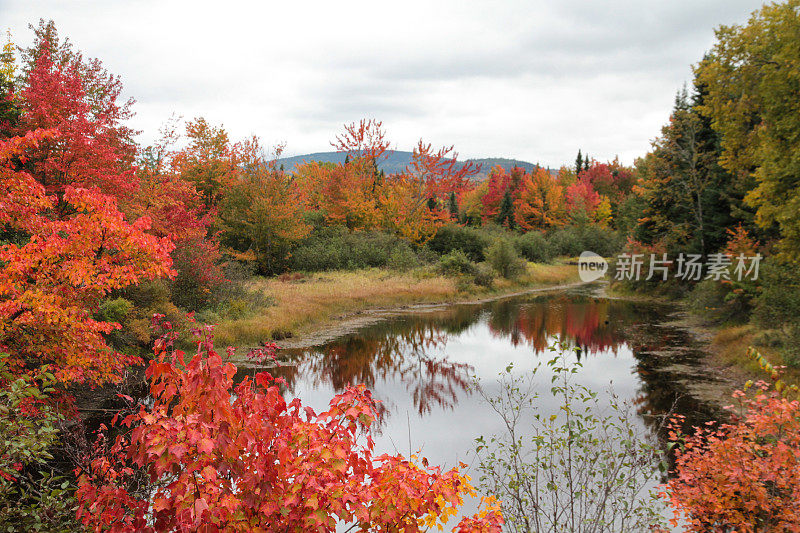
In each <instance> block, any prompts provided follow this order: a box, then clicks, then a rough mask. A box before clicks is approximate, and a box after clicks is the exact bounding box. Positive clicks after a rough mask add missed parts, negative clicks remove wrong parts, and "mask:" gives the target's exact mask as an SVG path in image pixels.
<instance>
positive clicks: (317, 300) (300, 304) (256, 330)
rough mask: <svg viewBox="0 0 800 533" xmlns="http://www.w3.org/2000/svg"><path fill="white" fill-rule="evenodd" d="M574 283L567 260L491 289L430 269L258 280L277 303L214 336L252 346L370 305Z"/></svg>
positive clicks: (224, 323) (532, 268) (257, 286)
mask: <svg viewBox="0 0 800 533" xmlns="http://www.w3.org/2000/svg"><path fill="white" fill-rule="evenodd" d="M576 281H578V269H577V267H576V266H575V265H569V264H566V263H556V264H538V263H528V264H527V268H526V271H525V272H524V273H523V274H522V275H521V276H519V277H518V278H517V279H516V280H513V281H512V280H506V279H495V280H494V283H493V284H492V286H491V287H490V288H486V287H479V286H477V285H475V284H474V283H470V282H469V281H468V280H466V279H464V278H458V277H447V276H443V275H441V274H438V273H436V271H435V270H433V269H431V268H419V269H415V270H412V271H409V272H405V273H401V272H396V271H390V270H386V269H380V268H371V269H365V270H357V271H333V272H323V273H315V274H308V275H300V274H295V275H290V276H281V277H275V278H254V279H252V280H250V281H249V282H247V288H248V289H249V290H251V291H260V292H262V293H263V294H265V295H266V296H268V297H269V298H270V300H271V301H272V302H273V305H270V306H267V307H263V308H261V309H255V310H251V311H252V312H251V313H250V314H249V316H247V317H245V318H239V319H235V320H231V319H227V320H221V321H220V323H219V324H218V326H217V328H216V335H215V336H216V339H217V342H218V343H219V344H220V345H234V346H243V345H254V344H257V343H259V342H261V341H268V340H279V339H281V338H285V337H286V336H290V335H291V336H298V335H303V334H304V333H308V332H309V331H312V330H313V329H314V328H316V327H319V326H320V325H322V324H324V323H326V322H329V321H331V320H334V319H335V318H336V317H338V316H341V315H343V314H347V313H354V312H358V311H363V310H366V309H372V308H387V307H398V306H403V305H412V304H424V303H441V302H456V301H469V300H473V299H478V298H485V297H488V296H496V295H502V294H508V293H513V292H516V291H520V290H525V289H531V288H536V287H548V286H554V285H562V284H567V283H573V282H576Z"/></svg>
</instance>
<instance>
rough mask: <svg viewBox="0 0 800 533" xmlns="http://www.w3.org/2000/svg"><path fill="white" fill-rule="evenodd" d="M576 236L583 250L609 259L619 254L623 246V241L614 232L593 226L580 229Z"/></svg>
mask: <svg viewBox="0 0 800 533" xmlns="http://www.w3.org/2000/svg"><path fill="white" fill-rule="evenodd" d="M578 236H579V238H580V240H581V245H582V246H583V250H590V251H592V252H594V253H596V254H599V255H601V256H603V257H610V256H612V255H615V254H617V253H619V251H620V250H622V247H623V246H624V244H625V239H623V238H622V236H621V235H620V234H619V233H617V232H616V231H614V230H612V229H610V228H603V227H600V226H596V225H594V224H591V225H588V226H584V227H582V228H580V230H579V231H578ZM583 250H581V252H582V251H583ZM575 255H578V254H575Z"/></svg>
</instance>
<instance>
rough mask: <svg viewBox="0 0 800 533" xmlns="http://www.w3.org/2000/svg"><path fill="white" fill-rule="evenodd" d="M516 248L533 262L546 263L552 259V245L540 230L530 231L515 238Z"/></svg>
mask: <svg viewBox="0 0 800 533" xmlns="http://www.w3.org/2000/svg"><path fill="white" fill-rule="evenodd" d="M514 248H515V249H516V250H517V252H518V253H519V255H521V256H522V257H524V258H525V259H527V260H528V261H531V262H533V263H546V262H548V261H550V259H552V256H551V254H550V245H549V244H548V243H547V239H545V237H544V235H542V234H541V233H540V232H538V231H529V232H528V233H525V234H523V235H518V236H516V237H515V238H514Z"/></svg>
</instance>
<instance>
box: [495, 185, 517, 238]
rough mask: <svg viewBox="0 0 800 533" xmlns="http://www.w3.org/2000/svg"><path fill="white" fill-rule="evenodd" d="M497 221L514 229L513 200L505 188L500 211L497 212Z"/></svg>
mask: <svg viewBox="0 0 800 533" xmlns="http://www.w3.org/2000/svg"><path fill="white" fill-rule="evenodd" d="M497 223H498V224H500V225H505V226H507V227H508V228H509V229H514V200H513V198H511V191H508V190H507V191H506V193H505V194H504V195H503V200H502V201H501V202H500V211H499V212H498V213H497Z"/></svg>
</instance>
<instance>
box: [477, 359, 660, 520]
mask: <svg viewBox="0 0 800 533" xmlns="http://www.w3.org/2000/svg"><path fill="white" fill-rule="evenodd" d="M553 348H558V349H559V352H560V353H559V354H557V355H556V356H555V357H553V359H551V360H550V361H548V362H547V363H546V366H537V367H535V368H534V369H533V371H532V372H531V373H529V374H526V373H520V372H519V371H518V370H517V369H514V368H513V365H512V366H509V367H508V368H506V371H505V373H501V374H500V380H499V383H492V384H491V385H492V386H491V387H487V386H485V384H483V383H480V384H479V385H480V386H476V387H475V389H476V390H477V391H478V393H479V394H480V395H481V396H482V397H483V399H484V401H485V402H487V403H488V404H489V407H491V409H492V410H493V411H494V412H495V413H497V417H498V424H497V425H498V426H499V427H502V428H503V431H502V432H501V433H496V434H493V435H490V436H480V437H478V438H477V439H475V442H476V446H475V451H476V456H477V459H478V465H477V474H478V480H479V483H480V488H481V489H482V492H483V493H485V494H493V495H495V496H496V497H497V498H498V500H499V502H500V506H501V510H502V512H503V518H504V519H505V521H506V523H505V527H504V528H503V531H509V532H515V533H516V532H519V533H522V532H525V533H527V532H529V531H613V532H615V533H628V532H630V533H634V532H641V531H651V530H657V531H666V530H665V529H662V528H663V527H665V526H666V518H665V516H667V503H666V501H665V500H664V499H663V498H661V497H659V495H658V494H657V491H655V490H649V489H650V487H653V486H655V485H656V484H657V483H658V482H659V480H660V478H661V473H662V472H663V471H665V470H666V468H667V458H666V457H665V455H664V454H663V453H662V452H661V446H660V443H659V441H658V438H657V437H656V435H658V434H659V433H658V432H656V431H649V430H648V429H647V428H646V427H645V426H644V425H643V424H642V423H641V419H640V418H639V415H638V414H637V410H636V405H635V404H633V403H625V402H623V401H621V400H620V399H619V398H618V397H617V396H616V395H615V394H614V393H613V391H611V390H609V391H608V394H607V399H603V396H601V395H600V394H599V393H598V391H595V390H593V389H590V388H588V387H586V386H583V385H580V384H578V383H576V382H575V378H574V375H575V374H576V373H577V372H578V371H579V369H580V366H581V364H580V363H579V362H578V363H575V362H573V361H574V360H575V355H574V354H572V355H570V354H569V353H568V350H566V349H565V348H564V347H559V346H556V347H553ZM539 373H544V374H545V375H544V376H542V378H544V379H546V380H547V381H546V382H547V384H548V386H547V387H542V386H541V385H542V383H541V382H540V381H537V379H536V378H537V374H539ZM547 374H550V375H549V376H548V375H547ZM547 378H549V379H547ZM541 390H545V391H547V393H540V391H541ZM486 391H492V392H491V393H487V392H486ZM651 420H652V419H651ZM654 421H655V422H657V420H654ZM657 429H660V428H659V427H658V424H657ZM651 526H659V528H658V529H656V528H652V529H651Z"/></svg>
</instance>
